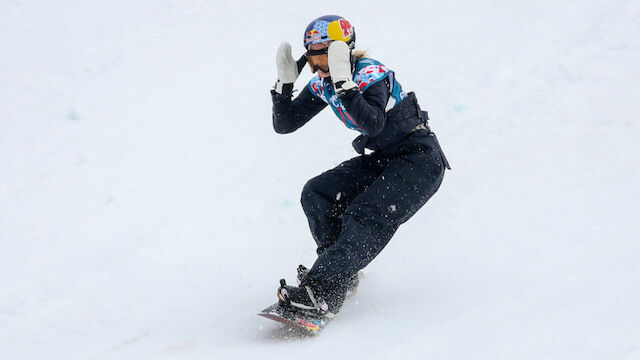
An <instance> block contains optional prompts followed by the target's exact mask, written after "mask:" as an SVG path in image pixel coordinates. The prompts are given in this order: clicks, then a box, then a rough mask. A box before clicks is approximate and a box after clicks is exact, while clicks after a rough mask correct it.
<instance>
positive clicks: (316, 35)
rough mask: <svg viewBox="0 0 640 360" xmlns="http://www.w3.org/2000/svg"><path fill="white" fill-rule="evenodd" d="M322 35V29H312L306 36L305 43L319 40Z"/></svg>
mask: <svg viewBox="0 0 640 360" xmlns="http://www.w3.org/2000/svg"><path fill="white" fill-rule="evenodd" d="M321 37H322V35H321V34H320V31H318V30H316V29H311V30H310V31H309V32H308V33H307V34H306V36H305V43H307V44H308V43H315V42H318V41H319V40H320V38H321Z"/></svg>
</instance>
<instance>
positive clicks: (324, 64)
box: [307, 42, 331, 78]
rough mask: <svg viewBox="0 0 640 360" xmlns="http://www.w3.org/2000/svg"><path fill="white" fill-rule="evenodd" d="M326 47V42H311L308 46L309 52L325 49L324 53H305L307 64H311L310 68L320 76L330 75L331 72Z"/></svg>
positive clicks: (327, 44)
mask: <svg viewBox="0 0 640 360" xmlns="http://www.w3.org/2000/svg"><path fill="white" fill-rule="evenodd" d="M328 48H329V43H328V42H324V43H318V44H311V45H310V46H309V50H310V51H311V52H313V51H319V50H325V54H322V55H307V61H308V62H309V66H311V69H312V70H314V71H318V76H320V78H326V77H329V76H331V73H329V56H328V55H327V54H326V49H328Z"/></svg>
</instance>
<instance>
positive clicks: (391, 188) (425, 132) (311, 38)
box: [271, 15, 450, 318]
mask: <svg viewBox="0 0 640 360" xmlns="http://www.w3.org/2000/svg"><path fill="white" fill-rule="evenodd" d="M355 39H356V34H355V30H354V28H353V26H352V25H351V24H350V23H349V22H348V21H347V20H346V19H344V18H343V17H341V16H337V15H326V16H322V17H319V18H317V19H315V20H313V21H312V22H311V23H310V24H309V25H308V26H307V28H306V30H305V32H304V47H305V49H306V53H305V54H304V55H303V56H302V57H301V58H300V59H299V60H298V61H296V60H294V58H293V56H292V53H291V45H290V44H289V43H287V42H283V43H282V44H281V45H280V47H279V48H278V52H277V56H276V63H277V69H278V79H277V81H276V84H275V87H274V89H273V90H272V91H271V94H272V100H273V127H274V129H275V131H276V132H278V133H280V134H286V133H290V132H293V131H295V130H297V129H298V128H300V127H301V126H303V125H304V124H306V123H307V122H308V121H309V120H310V119H311V118H312V117H314V116H315V115H316V114H318V113H319V112H320V111H321V110H322V109H324V108H325V107H326V106H327V105H329V106H330V107H331V109H332V110H333V111H334V112H335V114H336V115H337V117H338V118H339V119H340V120H341V121H342V122H343V123H344V125H346V126H347V128H349V129H352V130H356V131H358V132H359V133H360V135H359V136H358V137H357V138H356V139H355V140H354V141H353V144H352V145H353V147H354V148H355V150H356V151H357V152H358V153H359V154H360V155H359V156H357V157H354V158H353V159H350V160H347V161H345V162H343V163H342V164H340V165H338V166H337V167H336V168H334V169H331V170H328V171H326V172H324V173H322V174H321V175H319V176H317V177H315V178H313V179H311V180H309V181H308V182H307V183H306V185H305V186H304V188H303V190H302V198H301V203H302V207H303V209H304V212H305V215H306V216H307V219H308V221H309V226H310V228H311V233H312V235H313V238H314V240H315V242H316V244H317V253H318V258H317V260H316V261H315V263H314V264H313V266H312V267H311V268H310V269H306V268H304V267H299V268H298V273H299V276H298V278H299V284H298V286H291V285H286V283H285V282H284V281H283V282H281V286H280V287H279V288H278V298H279V301H280V303H281V304H286V305H287V306H290V307H291V308H293V309H295V308H298V309H304V310H305V311H314V312H317V313H318V314H319V315H321V316H323V317H325V318H331V317H333V316H334V315H335V314H336V313H337V312H338V311H339V310H340V307H341V306H342V303H343V301H344V299H345V295H346V294H347V292H348V291H349V290H350V289H353V288H354V287H355V286H357V282H358V275H357V274H358V271H359V270H361V269H363V268H364V267H366V266H367V265H368V264H369V263H370V262H371V261H372V260H373V259H374V258H375V257H376V256H377V255H378V254H379V253H380V252H381V251H382V249H383V248H384V247H385V246H386V245H387V243H388V242H389V240H390V239H391V237H392V236H393V234H394V233H395V232H396V230H397V229H398V227H399V226H400V225H401V224H402V223H404V222H406V221H407V220H409V218H411V216H413V215H414V214H415V213H416V212H417V211H418V209H420V208H421V207H422V206H423V205H424V204H425V203H426V202H427V200H429V198H430V197H431V196H432V195H433V194H434V193H435V192H436V191H437V190H438V188H439V186H440V184H441V182H442V179H443V177H444V172H445V168H450V167H449V164H448V162H447V160H446V158H445V156H444V154H443V152H442V150H441V148H440V145H439V144H438V141H437V139H436V137H435V135H434V133H433V132H432V131H431V129H430V128H429V125H428V123H427V120H428V117H427V112H426V111H422V110H421V109H420V106H419V105H418V102H417V99H416V97H415V94H414V93H413V92H410V93H406V92H404V91H403V89H402V87H401V86H400V83H399V82H398V80H397V79H396V77H395V74H394V72H393V71H391V70H389V69H388V68H387V67H386V66H385V65H383V64H382V63H380V62H378V61H376V60H374V59H371V58H368V57H366V54H365V52H363V51H357V50H355ZM305 64H308V65H309V67H310V68H311V70H312V72H314V73H317V75H315V76H314V77H313V78H312V79H311V80H310V81H309V83H308V85H307V86H305V87H304V89H303V90H302V91H301V92H300V94H299V95H298V96H297V97H295V99H293V100H292V97H293V95H292V94H293V84H294V82H295V81H296V79H297V78H298V76H299V74H300V71H301V70H302V69H303V68H304V66H305ZM365 149H369V150H372V152H371V151H370V152H365Z"/></svg>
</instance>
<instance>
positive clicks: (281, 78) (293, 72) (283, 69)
mask: <svg viewBox="0 0 640 360" xmlns="http://www.w3.org/2000/svg"><path fill="white" fill-rule="evenodd" d="M276 66H277V67H278V81H276V86H275V91H276V92H277V93H278V94H280V95H291V92H292V91H293V83H294V82H296V79H297V78H298V75H300V71H299V70H298V65H297V64H296V61H295V60H293V56H292V55H291V44H289V43H288V42H286V41H284V42H283V43H282V44H280V46H279V47H278V54H277V55H276ZM283 88H284V89H283Z"/></svg>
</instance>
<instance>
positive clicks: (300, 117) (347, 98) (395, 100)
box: [271, 58, 433, 154]
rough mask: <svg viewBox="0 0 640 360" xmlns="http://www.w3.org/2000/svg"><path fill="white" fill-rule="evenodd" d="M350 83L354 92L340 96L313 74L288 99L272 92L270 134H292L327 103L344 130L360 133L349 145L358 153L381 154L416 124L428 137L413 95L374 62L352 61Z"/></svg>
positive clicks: (332, 87) (378, 63) (368, 59)
mask: <svg viewBox="0 0 640 360" xmlns="http://www.w3.org/2000/svg"><path fill="white" fill-rule="evenodd" d="M353 81H354V82H355V83H356V85H358V90H357V91H355V90H354V91H350V92H347V93H346V94H343V95H342V96H340V97H338V96H337V95H336V93H335V89H334V86H333V84H331V82H330V80H329V79H328V78H320V77H319V76H317V75H316V76H315V77H313V78H312V79H311V80H310V81H309V83H308V84H307V86H305V88H304V89H303V90H302V91H301V92H300V94H299V95H298V96H297V97H296V98H295V99H293V100H292V99H291V96H290V95H289V96H283V95H280V94H278V93H276V92H275V91H272V92H271V93H272V100H273V127H274V129H275V131H276V132H278V133H281V134H284V133H290V132H293V131H295V130H297V129H298V128H300V127H301V126H303V125H304V124H306V123H307V122H308V121H309V120H310V119H311V118H313V117H314V116H315V115H316V114H318V113H319V112H320V111H321V110H322V109H324V108H325V107H326V106H327V105H329V106H330V107H331V108H332V110H333V112H334V113H335V115H336V116H337V117H338V119H340V120H341V121H342V123H343V124H344V125H345V126H346V127H347V128H349V129H352V130H356V131H358V132H360V135H359V136H358V137H357V138H356V139H355V140H354V141H353V143H352V145H353V147H354V149H355V150H356V151H357V152H358V153H360V154H363V153H364V149H365V148H368V149H371V150H374V151H378V150H383V149H385V148H386V147H389V146H391V145H393V144H395V143H397V142H398V141H400V140H402V139H403V138H404V137H405V136H407V135H408V134H410V133H411V132H413V131H416V130H417V129H419V126H420V125H423V126H424V130H426V131H428V132H429V133H430V134H433V133H432V132H431V131H430V129H429V127H428V125H427V120H428V115H427V112H426V111H422V110H421V109H420V106H419V105H418V101H417V99H416V97H415V94H414V93H413V92H410V93H408V94H407V93H405V92H404V91H403V90H402V86H401V85H400V83H399V82H398V81H397V80H396V78H395V74H394V72H393V71H391V70H389V69H388V68H387V67H386V66H384V65H383V64H381V63H380V62H378V61H376V60H374V59H370V58H362V59H360V60H358V61H357V63H356V64H355V71H354V74H353Z"/></svg>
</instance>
